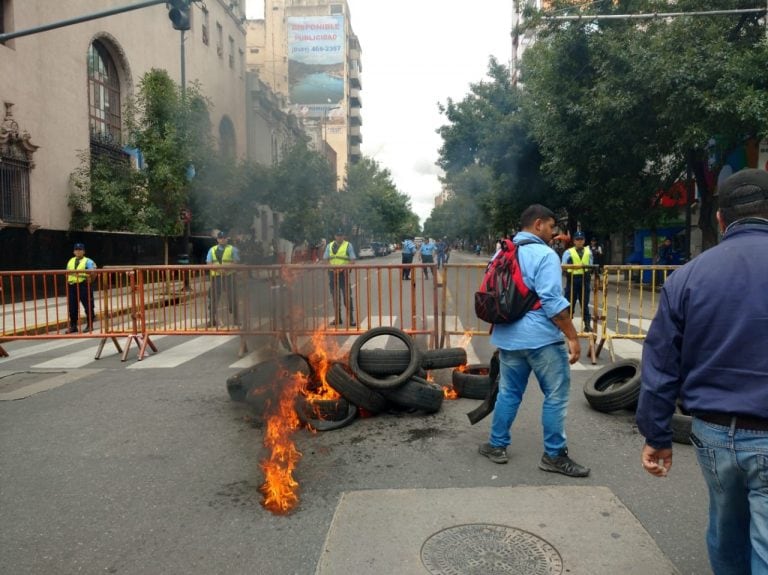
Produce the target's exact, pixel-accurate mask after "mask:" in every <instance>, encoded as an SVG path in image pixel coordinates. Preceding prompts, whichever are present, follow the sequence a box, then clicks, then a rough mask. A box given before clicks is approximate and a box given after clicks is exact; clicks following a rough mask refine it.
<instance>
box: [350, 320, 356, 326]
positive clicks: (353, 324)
mask: <svg viewBox="0 0 768 575" xmlns="http://www.w3.org/2000/svg"><path fill="white" fill-rule="evenodd" d="M349 327H357V322H356V321H355V320H352V321H351V322H349Z"/></svg>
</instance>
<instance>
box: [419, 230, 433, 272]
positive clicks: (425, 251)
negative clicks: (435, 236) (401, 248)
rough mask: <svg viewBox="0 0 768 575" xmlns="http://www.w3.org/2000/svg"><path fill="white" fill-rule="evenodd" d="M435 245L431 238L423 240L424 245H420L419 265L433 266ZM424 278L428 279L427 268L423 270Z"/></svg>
mask: <svg viewBox="0 0 768 575" xmlns="http://www.w3.org/2000/svg"><path fill="white" fill-rule="evenodd" d="M434 254H435V243H434V242H433V241H432V239H431V238H424V243H422V244H421V263H423V264H433V263H435V256H434ZM424 277H425V278H427V279H429V268H428V267H427V268H424Z"/></svg>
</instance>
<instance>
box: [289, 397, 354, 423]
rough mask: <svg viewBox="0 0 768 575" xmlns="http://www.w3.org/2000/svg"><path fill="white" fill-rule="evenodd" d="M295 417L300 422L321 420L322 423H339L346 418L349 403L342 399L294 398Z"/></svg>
mask: <svg viewBox="0 0 768 575" xmlns="http://www.w3.org/2000/svg"><path fill="white" fill-rule="evenodd" d="M294 407H295V409H296V415H298V416H299V419H300V420H301V421H308V420H312V419H321V420H323V421H341V420H342V419H344V418H345V417H347V412H348V411H349V401H348V400H347V399H346V398H344V397H339V398H337V399H315V398H312V399H310V398H308V397H307V396H305V395H304V394H301V393H300V394H299V395H297V396H296V400H295V402H294Z"/></svg>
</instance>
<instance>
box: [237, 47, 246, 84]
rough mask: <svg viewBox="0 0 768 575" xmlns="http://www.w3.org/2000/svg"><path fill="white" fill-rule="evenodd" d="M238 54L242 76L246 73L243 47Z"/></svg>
mask: <svg viewBox="0 0 768 575" xmlns="http://www.w3.org/2000/svg"><path fill="white" fill-rule="evenodd" d="M237 53H238V55H239V56H240V59H239V61H238V62H239V64H240V66H239V70H240V77H241V78H242V77H243V73H245V52H243V51H242V49H240V50H238V51H237Z"/></svg>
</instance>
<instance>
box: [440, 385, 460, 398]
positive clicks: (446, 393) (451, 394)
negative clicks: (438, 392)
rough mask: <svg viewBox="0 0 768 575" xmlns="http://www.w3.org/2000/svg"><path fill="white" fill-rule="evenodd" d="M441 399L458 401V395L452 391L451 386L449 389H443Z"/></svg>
mask: <svg viewBox="0 0 768 575" xmlns="http://www.w3.org/2000/svg"><path fill="white" fill-rule="evenodd" d="M443 397H444V398H445V399H459V394H458V393H456V390H455V389H453V386H451V387H444V388H443Z"/></svg>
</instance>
